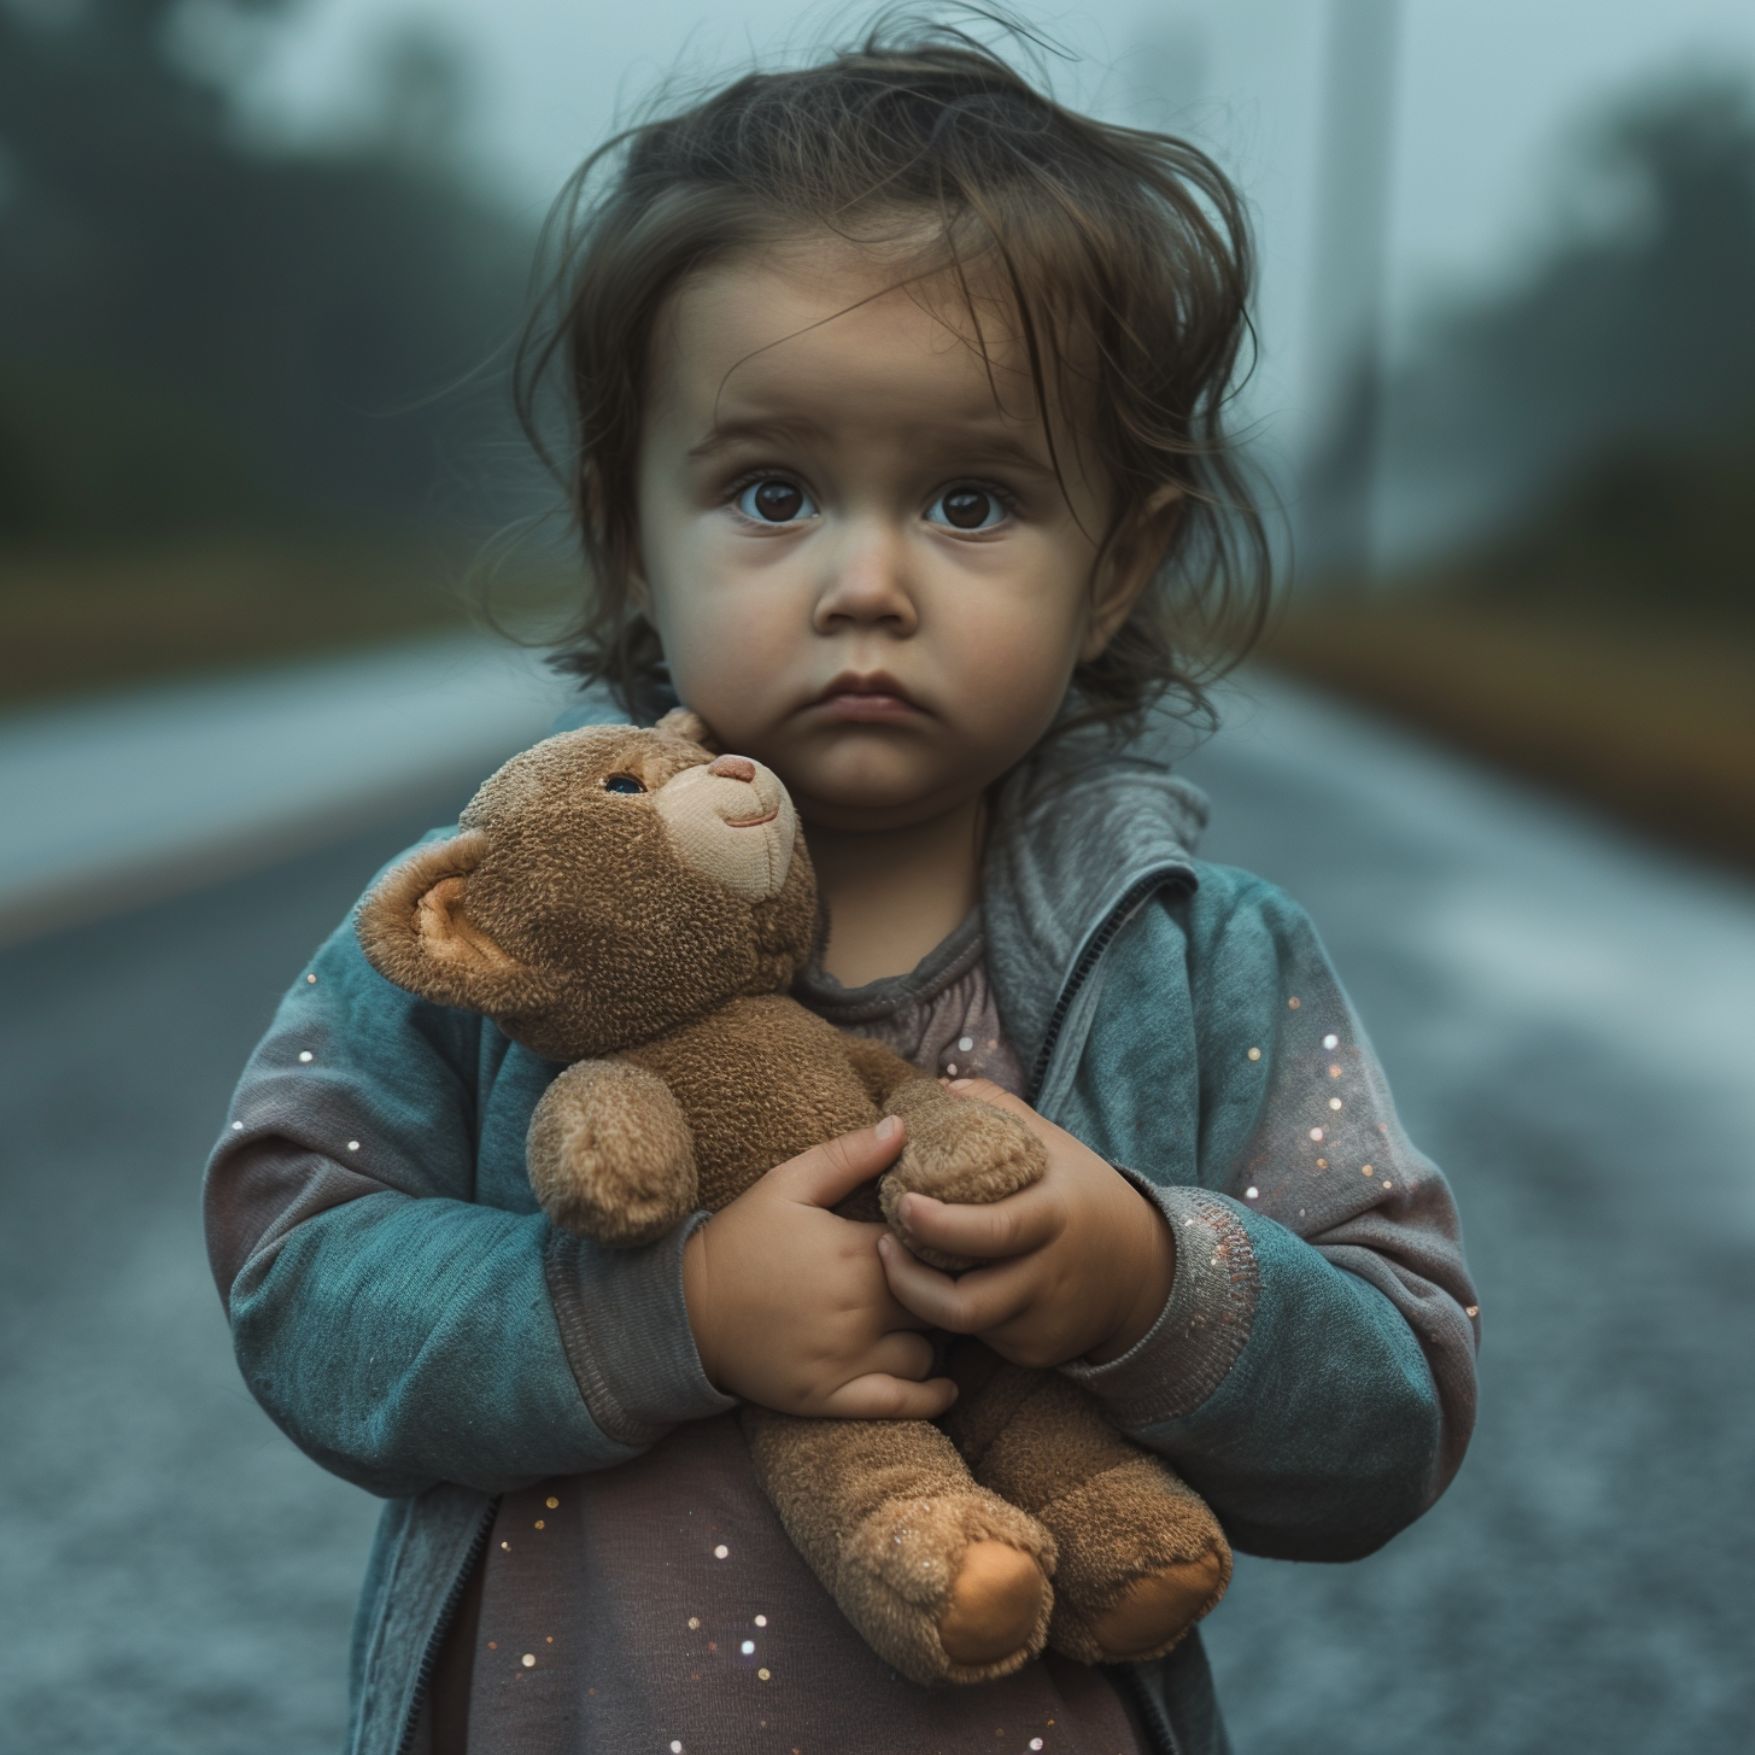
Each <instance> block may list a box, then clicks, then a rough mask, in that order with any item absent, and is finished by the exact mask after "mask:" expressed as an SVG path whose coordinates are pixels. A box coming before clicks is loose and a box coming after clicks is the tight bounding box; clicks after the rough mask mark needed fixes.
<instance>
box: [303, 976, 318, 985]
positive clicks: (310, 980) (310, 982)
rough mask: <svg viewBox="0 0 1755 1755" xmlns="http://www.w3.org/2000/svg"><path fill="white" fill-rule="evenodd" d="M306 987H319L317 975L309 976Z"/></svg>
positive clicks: (306, 979) (306, 978)
mask: <svg viewBox="0 0 1755 1755" xmlns="http://www.w3.org/2000/svg"><path fill="white" fill-rule="evenodd" d="M305 985H306V986H307V987H315V986H316V985H317V977H316V976H315V975H307V976H306V977H305Z"/></svg>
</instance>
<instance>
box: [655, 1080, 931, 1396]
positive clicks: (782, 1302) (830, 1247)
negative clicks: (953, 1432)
mask: <svg viewBox="0 0 1755 1755" xmlns="http://www.w3.org/2000/svg"><path fill="white" fill-rule="evenodd" d="M886 1126H887V1127H889V1128H890V1129H892V1130H893V1131H890V1132H888V1133H887V1134H885V1133H880V1131H879V1130H880V1129H882V1128H885V1127H886ZM906 1138H907V1127H906V1124H905V1123H904V1122H903V1121H902V1119H901V1117H900V1116H894V1115H892V1116H887V1117H885V1119H884V1120H883V1121H881V1122H879V1123H878V1124H877V1125H876V1126H875V1127H865V1128H860V1129H858V1130H857V1131H856V1132H853V1133H844V1134H841V1135H839V1136H838V1137H837V1138H835V1139H831V1140H828V1141H825V1142H824V1143H823V1144H822V1145H818V1146H812V1147H811V1149H810V1150H809V1151H807V1152H801V1153H800V1154H799V1155H798V1156H797V1157H796V1158H788V1159H787V1160H786V1162H785V1163H784V1164H776V1165H775V1166H774V1168H773V1169H772V1170H770V1171H768V1172H767V1174H766V1175H764V1176H763V1177H762V1178H761V1179H760V1180H759V1181H758V1182H755V1183H753V1184H752V1185H751V1186H750V1187H749V1188H746V1189H745V1190H744V1192H743V1193H742V1194H740V1195H739V1196H738V1197H737V1199H736V1200H734V1201H732V1202H731V1204H730V1205H729V1206H726V1207H723V1208H722V1209H721V1210H720V1211H719V1212H717V1213H715V1214H714V1215H713V1216H712V1217H711V1218H710V1219H708V1220H707V1222H706V1223H705V1224H704V1225H702V1226H700V1227H699V1228H698V1229H697V1230H695V1231H694V1232H693V1233H691V1235H690V1237H689V1240H688V1242H687V1243H686V1244H684V1246H683V1299H684V1302H685V1303H686V1304H687V1306H688V1313H689V1326H690V1327H691V1328H692V1329H693V1330H694V1335H695V1345H696V1347H697V1348H698V1349H699V1351H700V1354H701V1364H702V1367H703V1368H704V1369H705V1371H706V1373H707V1378H708V1381H709V1382H711V1383H712V1384H713V1385H714V1387H715V1388H716V1389H718V1390H720V1391H721V1392H722V1393H723V1394H725V1395H735V1396H741V1397H742V1398H743V1399H744V1400H745V1401H752V1402H759V1403H761V1405H762V1406H763V1407H768V1408H774V1409H776V1410H778V1411H779V1412H780V1413H783V1414H801V1415H807V1416H815V1417H819V1418H830V1419H838V1420H931V1419H935V1418H936V1417H937V1416H938V1415H940V1414H942V1413H943V1412H944V1411H945V1410H946V1409H947V1408H948V1407H949V1406H950V1405H951V1403H952V1402H953V1401H955V1400H956V1395H957V1389H956V1385H955V1384H954V1383H953V1382H952V1381H951V1380H950V1379H949V1378H948V1377H935V1378H931V1379H929V1380H927V1381H924V1382H922V1381H920V1380H921V1379H922V1378H925V1376H926V1373H927V1372H929V1371H930V1370H931V1369H932V1361H933V1346H932V1342H931V1341H930V1340H928V1338H927V1337H926V1335H925V1333H924V1332H923V1331H924V1330H925V1329H926V1328H928V1327H929V1326H930V1325H929V1324H928V1323H927V1322H925V1321H924V1320H923V1319H921V1318H920V1317H918V1316H916V1315H915V1314H914V1313H913V1312H912V1311H911V1310H909V1309H907V1308H906V1307H905V1306H904V1305H902V1304H901V1303H899V1302H898V1301H897V1299H896V1298H895V1296H894V1295H893V1294H892V1293H891V1291H890V1288H889V1284H888V1282H887V1280H886V1279H885V1277H884V1270H883V1267H882V1266H881V1264H880V1263H879V1261H878V1258H877V1252H876V1250H875V1248H874V1247H873V1244H874V1241H875V1239H876V1238H877V1237H878V1236H879V1235H880V1234H882V1235H885V1236H887V1235H888V1234H889V1227H888V1226H886V1225H883V1224H878V1223H869V1224H868V1223H861V1222H859V1221H857V1220H853V1219H843V1218H842V1217H841V1216H840V1215H839V1214H837V1213H831V1212H828V1211H826V1210H825V1209H826V1208H828V1207H832V1206H833V1205H834V1204H835V1202H836V1201H838V1200H841V1199H842V1198H844V1197H845V1196H846V1195H847V1194H849V1193H850V1192H851V1191H852V1190H853V1189H855V1188H857V1187H858V1186H859V1184H860V1183H862V1182H867V1181H870V1179H871V1178H872V1177H874V1176H878V1175H881V1174H882V1173H883V1172H884V1171H885V1170H886V1169H888V1168H889V1166H890V1165H891V1164H892V1163H893V1162H894V1161H895V1159H896V1157H897V1155H898V1154H899V1153H900V1152H901V1150H902V1144H903V1141H904V1140H905V1139H906Z"/></svg>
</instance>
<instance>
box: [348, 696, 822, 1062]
mask: <svg viewBox="0 0 1755 1755" xmlns="http://www.w3.org/2000/svg"><path fill="white" fill-rule="evenodd" d="M706 735H707V734H706V730H705V727H703V726H702V724H701V722H700V721H699V720H698V719H697V718H696V717H695V716H694V715H693V714H691V713H687V712H683V711H680V710H679V711H678V712H675V713H671V714H667V715H666V716H665V718H664V719H663V720H661V721H660V722H659V723H658V725H656V726H653V727H651V728H642V727H639V726H633V725H592V726H586V727H584V728H583V729H582V730H578V731H567V732H562V733H560V734H558V735H557V736H554V737H550V738H546V739H544V741H543V742H541V743H539V744H537V745H535V746H534V747H533V748H531V749H528V750H525V751H524V752H523V753H522V754H520V755H517V756H514V757H513V758H512V760H511V761H509V762H507V763H506V764H505V766H504V767H502V768H500V769H499V770H498V771H497V772H495V773H494V774H492V775H490V776H489V778H488V779H487V780H486V781H485V782H484V783H483V784H482V786H481V788H480V789H479V790H478V791H477V792H476V794H475V796H474V797H473V798H472V799H471V800H470V801H469V803H468V805H467V806H466V807H465V809H464V811H463V813H462V815H461V816H460V817H459V819H458V830H459V832H458V833H457V834H456V835H455V836H453V837H452V838H451V839H450V840H447V841H440V842H435V843H433V844H432V845H431V846H428V847H423V848H421V849H420V850H419V851H418V852H417V853H414V854H412V855H410V856H409V857H408V858H407V859H405V860H403V861H401V862H400V863H399V864H397V865H395V866H393V867H391V868H390V870H388V871H386V872H385V873H384V874H383V876H382V877H380V878H379V880H378V881H377V883H376V884H374V885H373V886H372V888H371V890H370V891H368V893H367V894H366V896H365V898H364V899H363V900H362V901H361V903H360V907H359V913H358V918H357V921H356V927H357V931H358V934H359V939H360V944H361V947H362V948H363V950H364V951H365V954H366V956H367V958H368V959H369V960H370V961H371V963H372V965H373V967H375V968H376V969H377V970H378V972H379V973H380V974H382V975H384V976H385V977H387V978H388V979H389V980H391V981H394V982H395V983H396V984H397V985H398V986H400V987H405V988H407V989H408V990H409V991H411V992H413V993H417V994H419V995H420V996H421V997H422V998H423V999H429V1000H432V1001H434V1002H435V1003H437V1004H440V1005H455V1006H467V1007H469V1008H470V1009H471V1010H474V1011H478V1012H482V1013H485V1014H486V1015H487V1016H488V1017H490V1018H492V1019H493V1020H494V1022H495V1023H497V1024H498V1025H499V1026H500V1028H501V1029H503V1030H504V1031H505V1032H506V1034H507V1035H508V1036H510V1037H511V1038H512V1039H513V1040H514V1041H517V1042H521V1043H523V1044H524V1046H525V1047H527V1048H529V1049H531V1050H532V1051H533V1052H535V1053H537V1054H540V1055H543V1056H545V1057H546V1058H547V1059H550V1060H557V1061H565V1062H572V1061H576V1060H583V1059H586V1058H589V1057H591V1056H595V1055H601V1054H605V1053H608V1052H610V1051H612V1050H615V1049H620V1048H628V1047H631V1046H634V1045H636V1044H638V1043H640V1042H644V1041H647V1040H649V1039H650V1038H652V1037H654V1036H658V1035H661V1034H662V1033H664V1032H665V1031H667V1030H670V1029H673V1028H675V1027H676V1026H677V1025H678V1024H681V1023H685V1022H687V1021H689V1020H691V1019H694V1018H698V1017H700V1016H702V1015H704V1014H706V1013H708V1012H711V1011H712V1010H714V1009H715V1008H717V1007H718V1006H720V1005H722V1004H723V1003H724V1002H725V1001H726V1000H729V999H734V998H737V997H740V996H744V995H755V994H764V993H784V992H785V991H786V989H787V988H788V987H789V986H790V984H791V981H792V977H793V974H794V972H795V971H796V970H797V968H798V967H799V966H800V965H801V964H802V963H803V962H804V961H805V959H806V958H807V957H808V956H809V954H810V951H811V947H812V944H813V942H814V941H815V938H816V934H817V931H818V926H819V921H818V913H817V890H816V879H815V876H814V875H813V873H812V871H811V864H810V857H809V855H808V854H807V853H806V851H805V846H804V837H803V836H802V835H801V834H800V833H799V828H798V818H797V815H796V813H795V811H794V810H793V806H792V800H791V799H790V798H789V797H788V796H787V793H786V789H785V787H784V786H782V785H781V783H780V781H779V779H778V777H777V776H776V775H775V774H774V773H773V772H772V771H771V770H770V769H768V768H766V767H764V766H763V765H762V764H761V763H760V762H756V761H752V760H751V759H750V758H748V757H747V756H740V755H735V754H731V753H725V754H720V755H717V756H715V755H714V754H712V753H711V752H710V750H709V749H708V748H707V747H705V743H704V741H703V740H704V739H705V737H706Z"/></svg>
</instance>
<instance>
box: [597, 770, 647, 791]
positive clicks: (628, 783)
mask: <svg viewBox="0 0 1755 1755" xmlns="http://www.w3.org/2000/svg"><path fill="white" fill-rule="evenodd" d="M603 790H604V791H605V792H644V791H645V790H646V788H645V787H644V786H643V785H641V783H640V782H639V781H638V780H636V779H635V778H634V776H633V775H632V774H609V775H606V776H605V777H604V782H603Z"/></svg>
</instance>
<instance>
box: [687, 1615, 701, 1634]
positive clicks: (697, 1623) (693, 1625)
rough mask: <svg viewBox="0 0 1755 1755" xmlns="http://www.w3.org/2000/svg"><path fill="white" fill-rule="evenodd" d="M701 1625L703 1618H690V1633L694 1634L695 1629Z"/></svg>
mask: <svg viewBox="0 0 1755 1755" xmlns="http://www.w3.org/2000/svg"><path fill="white" fill-rule="evenodd" d="M700 1625H701V1617H700V1616H699V1615H691V1616H689V1631H690V1632H691V1633H692V1632H694V1631H695V1629H696V1628H698V1627H699V1626H700Z"/></svg>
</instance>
